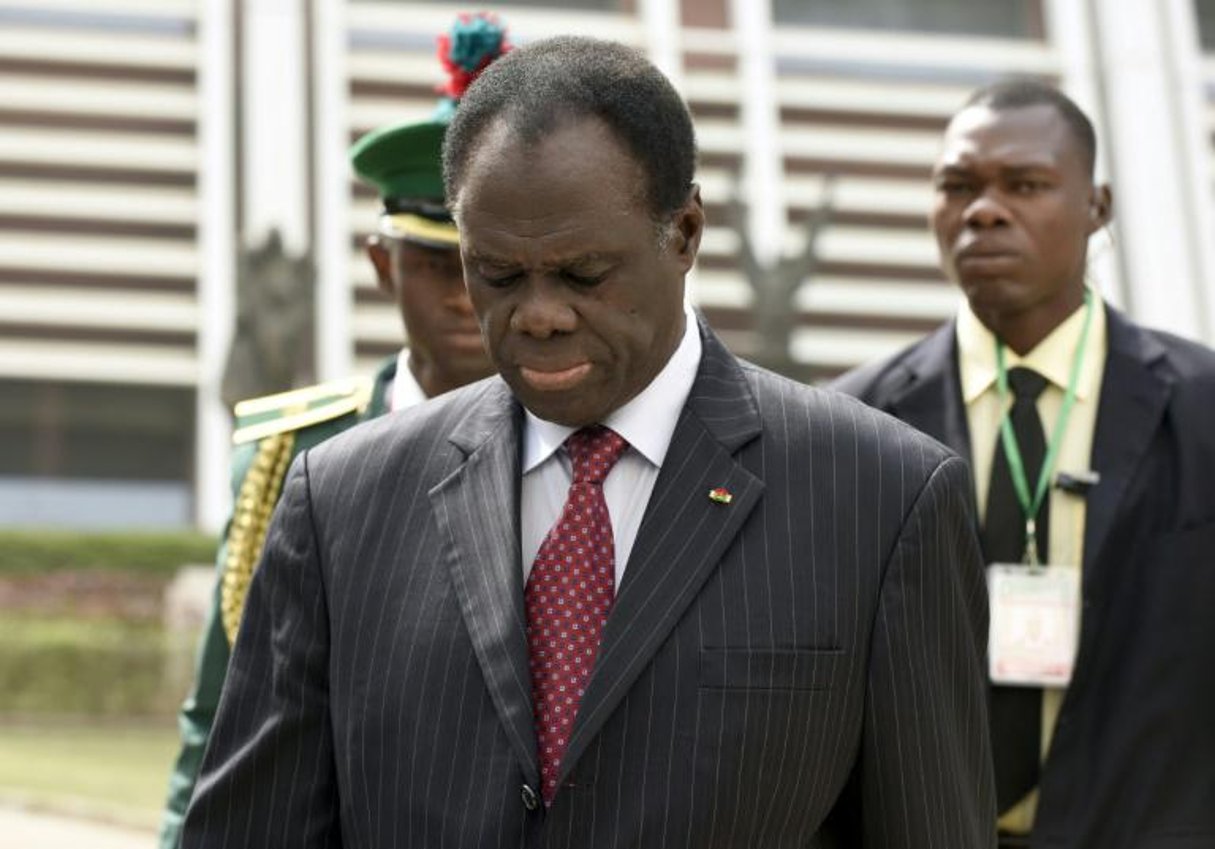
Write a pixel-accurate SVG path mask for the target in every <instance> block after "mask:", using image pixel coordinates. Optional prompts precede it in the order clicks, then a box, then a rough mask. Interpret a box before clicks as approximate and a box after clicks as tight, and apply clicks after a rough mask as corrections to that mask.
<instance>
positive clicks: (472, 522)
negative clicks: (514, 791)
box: [430, 320, 763, 786]
mask: <svg viewBox="0 0 1215 849" xmlns="http://www.w3.org/2000/svg"><path fill="white" fill-rule="evenodd" d="M699 323H700V332H701V337H702V340H703V343H704V348H703V352H702V355H701V362H700V368H699V370H698V372H697V376H696V381H695V383H694V384H693V386H692V391H691V394H690V395H689V397H688V402H687V404H686V405H685V406H684V409H683V411H682V413H681V414H680V418H679V423H678V424H677V425H676V428H675V434H674V436H673V437H672V439H671V446H670V449H669V450H668V452H667V456H666V459H665V461H664V463H663V466H662V469H661V471H660V472H659V475H658V480H657V481H656V482H655V485H654V491H653V493H652V495H651V496H650V503H649V506H648V507H647V509H646V514H645V517H644V519H643V520H642V524H641V528H640V529H639V531H638V535H637V541H636V543H635V544H634V548H633V555H632V557H631V558H630V561H629V568H628V570H627V571H626V573H625V578H624V581H623V582H622V585H621V586H620V588H619V589H618V591H617V596H616V602H615V605H614V607H613V610H612V613H611V616H610V617H609V619H608V623H607V628H606V629H605V632H604V636H603V643H602V644H601V646H600V649H599V655H598V658H597V660H596V663H595V670H594V672H593V673H592V676H591V680H590V682H589V684H588V687H587V691H586V693H585V694H584V696H583V700H582V704H581V707H580V709H579V711H578V716H577V719H576V721H575V726H574V731H573V734H572V736H571V739H570V743H569V746H568V748H567V750H566V755H565V757H564V758H563V760H562V777H563V778H564V776H565V775H568V773H569V771H570V770H571V769H573V768H574V766H575V765H576V764H577V762H578V758H579V757H580V755H581V754H582V753H583V752H584V751H585V750H586V746H587V744H588V743H589V742H590V741H591V740H592V739H593V738H594V736H595V735H596V734H597V733H598V731H599V730H600V729H601V728H602V727H603V724H604V722H606V721H607V719H608V717H609V716H610V715H611V713H612V711H613V710H614V709H615V708H616V706H617V705H618V704H619V703H620V701H621V699H622V698H623V697H624V694H625V693H626V692H627V691H628V689H629V687H630V686H631V685H632V683H633V682H634V681H635V680H636V678H637V676H638V675H640V674H641V672H642V670H643V669H644V668H645V667H646V665H647V664H648V663H649V660H650V658H651V657H653V655H654V653H655V652H656V651H657V650H658V648H659V647H660V646H661V645H662V644H663V642H664V641H665V638H666V636H667V635H668V634H669V633H670V631H671V629H672V628H673V627H674V626H675V624H676V623H677V622H678V621H679V618H680V617H681V615H682V614H683V611H684V610H686V608H687V606H688V605H689V604H690V603H691V602H692V600H693V599H694V598H695V597H696V594H697V592H698V591H699V589H700V587H701V586H702V585H703V584H704V582H705V580H707V578H708V577H709V575H711V574H712V572H713V570H714V569H715V568H716V566H717V562H718V560H719V559H720V557H721V555H722V553H723V552H724V551H725V549H726V548H727V547H728V546H729V544H730V542H731V541H732V540H733V538H734V537H735V535H736V534H737V533H738V531H739V530H740V529H741V527H742V525H743V523H744V521H745V520H746V518H747V516H748V515H749V514H750V513H751V511H752V510H753V509H754V507H755V505H756V504H757V503H758V501H759V498H760V495H761V493H762V491H763V483H762V482H761V481H760V480H759V479H758V478H756V477H755V476H754V475H752V474H751V473H750V472H749V471H747V470H746V469H744V468H743V467H742V466H741V465H740V464H739V463H738V461H737V460H736V459H735V458H734V456H733V455H734V454H735V452H737V451H738V450H739V449H740V448H741V447H742V446H743V445H745V444H747V443H748V442H750V441H751V440H752V439H754V438H755V437H756V436H758V435H759V433H760V430H761V421H760V415H759V410H758V407H757V405H756V402H755V398H754V396H753V395H752V393H751V390H750V387H749V385H748V383H747V380H746V378H745V376H744V375H743V372H742V368H741V367H740V365H739V364H738V362H737V361H736V360H735V359H734V358H733V356H731V355H730V354H729V353H728V352H727V351H726V349H725V348H724V347H723V346H722V345H721V343H720V342H719V341H718V340H717V338H716V337H715V336H714V335H713V333H712V332H711V331H710V330H709V329H708V327H707V326H706V325H705V324H704V323H703V320H699ZM522 422H523V415H522V407H520V405H519V404H518V402H517V401H515V399H514V398H513V396H512V395H511V393H510V390H509V389H508V388H507V386H506V384H505V383H503V382H502V381H501V379H500V378H491V379H490V380H488V381H485V382H483V383H482V384H481V385H480V391H478V392H477V394H476V395H475V397H474V398H472V399H470V401H469V404H468V409H467V411H466V413H465V414H464V415H463V416H462V417H461V419H460V421H459V422H458V423H457V424H456V426H455V427H454V428H453V430H452V433H451V435H450V437H449V440H450V442H451V443H452V444H453V445H454V446H455V447H456V448H458V449H459V451H460V452H461V453H462V455H463V461H462V462H461V463H460V464H459V465H458V466H457V468H456V469H455V470H454V471H453V472H452V473H451V474H450V475H448V477H447V478H445V479H444V480H443V481H442V482H441V483H439V484H438V485H437V486H436V487H435V488H434V489H433V490H431V492H430V497H431V501H432V505H433V507H434V511H435V517H436V521H437V523H438V526H439V528H440V532H441V534H442V538H443V545H444V560H445V562H446V564H447V566H448V569H449V571H450V573H451V576H452V585H453V587H454V589H455V593H456V596H457V598H458V600H459V604H460V612H461V615H462V616H463V619H464V623H465V626H466V627H467V629H468V634H469V637H470V639H471V641H472V644H473V648H474V651H475V652H476V655H477V660H478V663H479V664H480V667H481V671H482V675H483V676H484V678H485V682H486V685H487V687H488V688H489V691H490V694H491V697H492V699H493V703H494V707H495V709H496V711H497V713H498V717H499V720H500V721H501V722H502V725H503V727H504V728H505V729H506V731H507V735H508V737H509V738H510V740H511V743H512V745H513V747H514V748H515V751H516V754H517V755H518V757H519V761H520V764H521V766H522V768H523V772H524V775H525V776H526V777H527V780H528V783H529V784H531V785H532V786H539V767H538V763H537V756H536V743H535V730H534V724H533V723H534V721H533V713H532V696H531V678H530V673H529V671H528V649H527V636H526V618H525V613H524V606H523V577H522V576H523V569H522V563H521V562H520V557H521V555H520V546H519V491H520V478H521V473H520V468H519V466H520V460H519V457H520V439H521V434H522V426H523V424H522ZM717 487H722V488H724V489H726V490H727V491H729V492H730V493H731V495H732V499H731V501H730V503H729V504H721V503H718V502H715V501H713V500H711V499H710V498H709V491H710V490H712V489H714V488H717Z"/></svg>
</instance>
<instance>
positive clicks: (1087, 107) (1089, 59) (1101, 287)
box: [1045, 0, 1127, 306]
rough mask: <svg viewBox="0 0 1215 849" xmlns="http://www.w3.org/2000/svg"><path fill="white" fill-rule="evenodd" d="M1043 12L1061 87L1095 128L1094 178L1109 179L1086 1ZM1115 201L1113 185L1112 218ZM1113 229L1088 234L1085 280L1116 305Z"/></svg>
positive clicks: (1117, 245)
mask: <svg viewBox="0 0 1215 849" xmlns="http://www.w3.org/2000/svg"><path fill="white" fill-rule="evenodd" d="M1045 12H1046V19H1047V38H1048V39H1049V41H1050V43H1051V44H1052V46H1053V47H1054V48H1055V52H1056V54H1057V55H1058V57H1059V71H1060V77H1061V85H1062V88H1063V90H1064V91H1066V92H1067V95H1068V96H1069V97H1071V98H1072V100H1074V101H1076V103H1077V104H1079V106H1080V108H1081V109H1083V110H1084V111H1085V113H1086V114H1087V115H1088V116H1089V118H1090V119H1091V120H1092V122H1093V125H1094V126H1095V127H1096V130H1097V167H1096V179H1097V180H1098V181H1099V182H1110V180H1111V175H1110V161H1109V154H1110V140H1111V138H1112V136H1111V134H1110V128H1109V123H1108V121H1107V120H1106V115H1105V98H1104V96H1103V91H1102V79H1101V75H1100V69H1099V68H1098V66H1097V46H1096V44H1095V43H1094V38H1095V35H1096V33H1095V28H1094V26H1093V20H1092V16H1091V15H1090V14H1089V8H1088V4H1087V3H1078V2H1076V0H1047V2H1046V4H1045ZM1120 201H1121V198H1120V197H1118V193H1117V189H1116V188H1115V198H1114V206H1115V210H1114V213H1115V220H1117V215H1118V213H1119V212H1120V210H1119V209H1118V206H1119V204H1120ZM1115 226H1116V225H1115ZM1113 234H1114V229H1113V228H1107V229H1106V230H1103V231H1102V232H1100V233H1097V234H1096V235H1094V236H1093V237H1092V238H1091V239H1090V240H1089V250H1088V274H1089V280H1090V282H1091V283H1092V285H1094V286H1095V287H1096V288H1097V290H1098V291H1100V292H1101V294H1102V297H1104V298H1105V299H1106V300H1108V301H1110V302H1111V303H1113V304H1116V305H1118V306H1125V304H1126V302H1127V297H1126V293H1125V291H1124V290H1123V285H1124V280H1123V277H1122V274H1121V267H1122V265H1123V259H1122V257H1121V252H1122V243H1121V241H1119V240H1117V239H1115V238H1114V235H1113Z"/></svg>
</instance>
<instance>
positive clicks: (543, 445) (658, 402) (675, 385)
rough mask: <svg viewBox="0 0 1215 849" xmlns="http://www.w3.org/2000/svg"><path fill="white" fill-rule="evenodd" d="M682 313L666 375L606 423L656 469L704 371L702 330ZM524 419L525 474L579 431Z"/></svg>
mask: <svg viewBox="0 0 1215 849" xmlns="http://www.w3.org/2000/svg"><path fill="white" fill-rule="evenodd" d="M683 313H684V329H683V339H682V340H680V342H679V347H677V348H676V349H675V353H673V354H671V358H670V359H669V360H667V364H666V365H665V366H663V367H662V371H660V372H658V374H657V376H655V378H654V379H653V380H651V381H650V385H649V386H647V387H646V388H645V389H643V390H641V392H640V393H638V394H637V396H636V397H635V398H633V399H632V400H631V401H629V402H628V403H627V404H625V405H624V406H623V407H621V408H620V409H618V410H614V411H613V412H612V413H611V414H609V415H608V417H607V418H606V419H604V421H603V422H602V424H604V425H606V426H607V427H610V428H611V429H612V430H614V431H616V433H618V434H620V435H621V436H623V437H624V438H625V440H626V441H627V442H628V443H629V445H630V446H632V447H633V448H634V449H636V450H637V452H638V453H639V454H641V456H643V457H645V458H646V460H648V461H649V462H650V463H652V464H653V465H655V466H662V461H663V460H664V459H666V456H667V449H668V448H669V447H670V445H671V437H672V436H673V435H674V433H675V425H676V424H677V423H678V422H679V414H680V412H682V410H683V406H684V404H685V403H686V402H687V400H688V395H689V394H690V393H691V391H692V383H693V382H694V381H695V380H696V372H697V370H698V369H699V368H700V353H701V341H700V329H699V325H698V323H697V321H696V316H695V314H694V313H693V312H692V308H691V307H690V306H688V305H687V304H686V303H685V304H684V308H683ZM524 415H525V420H524V425H523V473H524V474H527V473H528V472H530V471H532V470H533V469H535V468H536V467H537V466H539V465H541V464H542V463H544V461H546V460H547V459H548V458H549V457H551V456H552V455H553V453H554V452H556V451H557V449H558V448H560V447H561V446H562V445H563V444H564V443H565V440H566V438H567V437H568V436H569V435H570V434H571V433H573V432H574V431H575V430H576V428H572V427H567V426H565V425H560V424H557V423H555V422H550V421H545V420H544V419H541V418H538V417H537V416H535V415H533V414H532V412H531V410H527V409H526V408H525V409H524Z"/></svg>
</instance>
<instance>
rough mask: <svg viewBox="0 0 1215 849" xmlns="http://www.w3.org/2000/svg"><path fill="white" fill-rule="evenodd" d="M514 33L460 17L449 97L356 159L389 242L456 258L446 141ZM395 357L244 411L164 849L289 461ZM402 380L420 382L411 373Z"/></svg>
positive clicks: (367, 397)
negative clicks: (469, 91) (362, 374)
mask: <svg viewBox="0 0 1215 849" xmlns="http://www.w3.org/2000/svg"><path fill="white" fill-rule="evenodd" d="M509 47H510V46H509V44H508V42H507V40H506V33H505V29H504V28H503V27H502V26H501V25H500V24H499V22H498V21H497V19H496V17H495V16H493V15H491V14H484V13H483V14H479V15H462V16H460V18H459V19H458V20H457V21H456V24H455V25H454V26H453V28H452V31H451V32H450V33H449V34H447V35H444V36H441V37H440V38H439V59H440V61H441V62H442V64H443V65H444V67H445V69H446V71H447V74H448V78H449V79H448V82H447V83H446V84H445V85H444V87H443V89H442V91H443V93H444V94H445V95H446V96H445V97H444V98H443V99H442V100H441V101H440V103H439V106H438V108H437V109H436V112H435V114H434V115H433V116H432V118H431V119H430V120H428V121H418V122H413V123H406V124H397V125H394V126H389V127H384V128H382V129H379V130H375V131H373V132H370V133H368V134H367V135H365V136H363V137H362V138H361V139H359V140H358V141H357V142H356V143H355V145H354V146H353V147H352V148H351V150H350V158H351V164H352V166H353V168H354V170H355V173H357V174H358V176H359V177H360V178H362V179H363V180H364V181H366V182H368V183H370V184H371V185H373V186H375V187H376V188H377V189H378V190H379V193H380V197H381V199H382V200H383V204H384V208H383V211H382V213H381V215H380V219H379V230H380V232H381V233H382V234H383V235H386V236H389V237H391V238H396V239H403V240H407V241H411V242H415V243H419V244H424V245H429V246H431V247H440V248H455V247H457V246H458V244H459V234H458V232H457V231H456V227H455V224H454V223H453V222H452V220H451V215H450V213H449V212H448V211H447V209H446V207H445V206H444V203H443V175H442V167H441V152H442V144H443V134H444V132H445V131H446V129H447V124H448V122H449V121H450V120H451V116H452V114H453V112H454V108H455V105H456V103H457V102H458V100H459V97H460V95H461V94H463V91H464V89H465V88H466V87H467V86H468V84H469V83H470V82H471V81H472V80H473V79H474V78H475V77H476V76H477V75H478V74H479V73H480V72H481V71H482V70H484V68H485V67H486V66H487V65H488V64H489V63H490V62H492V61H493V60H494V59H495V58H497V57H498V56H500V55H501V54H502V53H503V52H505V51H506V50H508V49H509ZM396 376H397V358H396V357H393V358H391V359H390V360H389V361H387V362H385V363H384V365H383V366H382V367H381V368H380V369H379V371H378V372H377V374H376V377H375V379H374V381H372V380H367V379H363V380H358V379H355V380H345V381H337V382H334V383H327V384H323V385H320V386H314V387H309V388H307V389H300V390H294V391H291V392H284V393H282V394H279V395H272V396H269V397H266V398H258V399H254V400H251V401H245V402H242V403H240V404H238V405H237V407H236V410H235V412H236V417H237V421H236V430H235V433H234V441H235V442H236V450H235V452H234V453H233V457H232V494H233V498H234V505H235V506H234V509H233V513H232V516H231V518H230V519H229V521H228V524H227V526H226V527H225V529H224V536H223V541H222V543H221V545H220V549H219V552H218V555H217V563H216V566H217V569H218V572H219V580H218V584H217V587H216V590H215V598H214V603H213V605H212V609H211V612H210V615H209V616H208V621H207V624H206V629H205V631H204V633H203V639H202V643H201V645H200V648H199V653H198V662H197V669H196V674H195V683H194V689H193V692H192V693H191V694H190V695H189V697H188V698H187V699H186V701H185V703H184V704H183V705H182V708H181V711H180V713H179V715H178V724H179V726H180V730H181V738H182V748H181V752H180V754H179V755H178V758H177V763H176V765H175V766H174V769H173V774H172V776H171V777H170V780H169V797H168V802H167V804H166V808H165V813H164V817H163V820H162V823H161V830H160V838H159V846H160V849H177V846H178V844H179V843H180V840H181V826H182V821H183V820H184V818H185V812H186V808H187V806H188V805H189V802H190V796H191V794H192V793H193V791H194V783H195V781H196V779H197V777H198V772H199V768H200V766H201V764H202V759H203V753H204V751H205V749H206V744H207V737H208V735H209V734H210V732H211V725H212V723H213V722H214V719H215V712H216V709H217V708H218V706H219V697H220V692H221V691H222V689H223V683H224V678H225V676H226V674H227V670H228V660H229V657H230V655H231V645H232V642H233V641H234V640H235V639H236V633H237V628H238V626H239V624H240V617H241V612H242V611H243V609H244V601H245V594H246V593H247V591H248V588H249V582H250V580H251V579H252V577H253V571H254V568H255V567H256V565H257V562H258V560H259V559H260V557H261V550H262V545H263V543H264V542H265V535H266V529H267V527H268V525H269V521H270V514H271V513H272V512H273V510H274V506H275V504H277V502H278V497H279V494H280V493H281V490H282V484H283V480H284V478H285V477H286V474H287V469H288V467H289V466H290V465H291V461H292V460H293V459H294V458H295V457H296V455H298V454H300V453H301V452H303V451H306V450H307V449H309V448H311V447H313V446H315V445H317V444H319V443H321V442H323V441H324V440H326V439H328V438H329V437H331V436H333V435H335V434H337V433H340V432H342V431H343V430H346V429H348V428H350V427H353V426H354V425H356V424H358V423H359V422H361V421H365V420H367V419H371V418H374V417H376V416H379V415H382V414H383V413H385V412H387V411H388V409H389V406H390V403H389V395H388V390H389V387H390V386H391V385H392V383H393V381H394V380H395V379H396ZM401 379H402V380H407V379H412V375H401Z"/></svg>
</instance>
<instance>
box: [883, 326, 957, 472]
mask: <svg viewBox="0 0 1215 849" xmlns="http://www.w3.org/2000/svg"><path fill="white" fill-rule="evenodd" d="M892 379H893V380H894V381H895V383H894V385H893V386H892V387H891V390H890V396H889V397H890V401H889V403H888V405H887V411H888V412H889V413H890V414H891V415H893V416H894V417H895V418H898V419H901V420H903V421H905V422H907V423H908V424H909V425H911V426H912V427H914V428H915V429H916V430H919V431H921V432H923V433H927V434H931V435H932V436H933V437H935V438H936V439H938V440H940V441H941V442H943V443H945V444H946V445H947V446H949V447H950V448H951V449H953V451H954V452H955V453H957V454H958V455H960V456H962V457H965V458H968V459H969V457H970V430H969V428H968V427H967V424H966V407H965V404H964V403H963V401H962V382H961V378H960V377H959V374H958V354H957V333H956V330H955V326H954V322H952V321H950V322H948V323H946V324H945V325H943V326H941V327H939V328H938V329H937V330H936V331H935V332H934V333H933V334H932V335H930V336H929V337H928V338H927V339H925V340H924V341H923V342H921V343H920V344H918V345H916V346H915V347H914V348H912V349H911V350H910V351H908V353H907V355H906V356H905V357H904V358H903V362H902V364H901V369H899V370H897V371H896V372H895V374H894V377H893V378H892Z"/></svg>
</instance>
